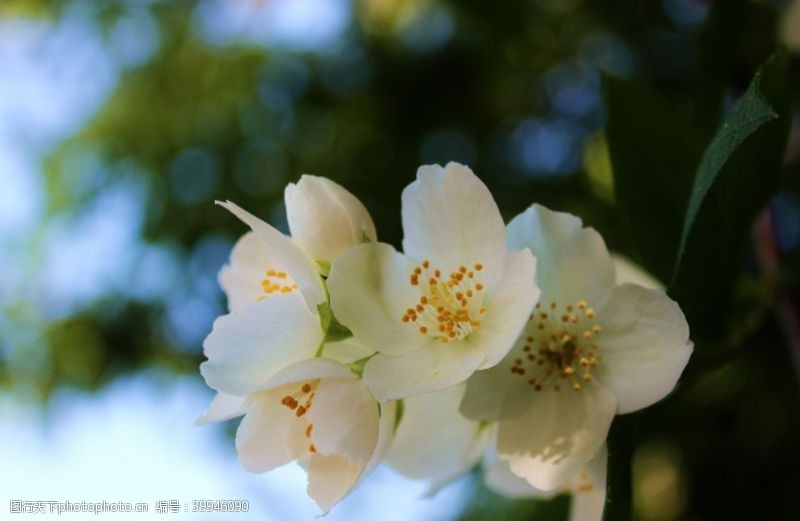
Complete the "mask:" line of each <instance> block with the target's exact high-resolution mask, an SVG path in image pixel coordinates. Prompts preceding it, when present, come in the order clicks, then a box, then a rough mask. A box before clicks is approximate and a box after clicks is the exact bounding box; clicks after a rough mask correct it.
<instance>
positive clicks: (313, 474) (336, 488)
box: [306, 454, 363, 514]
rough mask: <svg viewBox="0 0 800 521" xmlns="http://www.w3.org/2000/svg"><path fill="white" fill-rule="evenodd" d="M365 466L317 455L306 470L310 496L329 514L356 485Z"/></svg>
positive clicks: (324, 512) (333, 456) (336, 457)
mask: <svg viewBox="0 0 800 521" xmlns="http://www.w3.org/2000/svg"><path fill="white" fill-rule="evenodd" d="M362 469H363V465H359V464H354V463H352V462H350V460H348V459H347V458H345V457H344V456H338V455H323V454H315V455H313V456H312V457H311V459H310V462H309V464H308V468H307V469H306V470H307V472H308V489H307V491H308V495H309V496H311V498H312V499H313V500H314V501H315V502H316V503H317V505H318V506H319V508H320V509H322V513H323V514H327V513H328V511H330V509H331V508H333V507H334V505H336V503H338V502H339V501H340V500H341V499H342V498H343V497H344V496H345V495H346V494H347V493H348V492H350V490H351V489H352V488H353V486H354V485H355V483H356V481H357V480H358V477H359V476H360V475H361V471H362Z"/></svg>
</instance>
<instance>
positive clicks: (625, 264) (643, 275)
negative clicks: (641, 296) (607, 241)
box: [611, 253, 664, 289]
mask: <svg viewBox="0 0 800 521" xmlns="http://www.w3.org/2000/svg"><path fill="white" fill-rule="evenodd" d="M611 261H612V262H613V263H614V271H616V273H617V285H618V286H621V285H622V284H636V285H637V286H642V287H643V288H649V289H664V285H663V284H661V282H659V281H658V279H656V278H655V277H654V276H652V275H650V274H649V273H647V272H646V271H644V269H642V268H640V267H639V266H637V265H636V264H634V263H633V261H631V260H630V259H628V258H627V257H625V256H624V255H620V254H619V253H611Z"/></svg>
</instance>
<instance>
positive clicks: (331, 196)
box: [284, 175, 377, 273]
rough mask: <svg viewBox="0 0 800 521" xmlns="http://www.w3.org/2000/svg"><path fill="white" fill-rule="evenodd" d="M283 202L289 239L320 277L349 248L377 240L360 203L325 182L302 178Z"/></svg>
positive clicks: (370, 221)
mask: <svg viewBox="0 0 800 521" xmlns="http://www.w3.org/2000/svg"><path fill="white" fill-rule="evenodd" d="M284 200H285V202H286V217H287V219H288V221H289V231H290V232H291V234H292V239H294V241H295V243H296V244H297V245H298V246H300V248H301V249H302V250H303V251H305V252H306V254H307V255H308V256H309V257H310V258H311V259H313V260H315V261H316V262H318V263H319V264H320V265H321V266H322V268H323V272H324V273H327V269H328V268H329V267H330V264H331V262H332V261H333V259H335V258H336V257H338V256H339V255H340V254H342V253H344V252H345V251H346V250H348V249H349V248H351V247H353V246H354V245H356V244H360V243H362V242H365V241H376V240H377V234H376V232H375V225H374V224H373V222H372V218H371V217H370V216H369V213H368V212H367V209H366V208H364V205H363V204H361V201H359V200H358V199H357V198H356V197H355V196H354V195H353V194H351V193H350V192H348V191H347V190H345V189H344V188H342V187H341V186H339V185H338V184H336V183H334V182H333V181H330V180H329V179H326V178H324V177H316V176H309V175H304V176H302V177H301V178H300V181H299V182H298V183H297V184H296V185H295V184H290V185H289V186H287V187H286V191H285V193H284Z"/></svg>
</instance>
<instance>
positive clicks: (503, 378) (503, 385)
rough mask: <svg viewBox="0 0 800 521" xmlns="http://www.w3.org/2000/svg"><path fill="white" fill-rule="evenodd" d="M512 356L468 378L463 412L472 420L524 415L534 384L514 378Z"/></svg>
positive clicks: (462, 406)
mask: <svg viewBox="0 0 800 521" xmlns="http://www.w3.org/2000/svg"><path fill="white" fill-rule="evenodd" d="M513 358H514V357H508V358H507V359H505V360H503V361H502V362H501V363H500V364H499V365H497V366H495V367H492V368H490V369H486V370H483V371H478V372H476V373H475V374H473V375H472V376H471V377H470V378H469V380H467V391H466V393H465V394H464V400H463V401H462V402H461V409H460V410H461V414H463V415H464V416H465V417H467V418H470V419H472V420H476V421H477V420H481V421H492V420H500V419H503V418H514V417H516V416H519V415H521V414H522V413H523V412H524V411H525V409H526V408H527V407H528V403H529V402H530V400H531V395H530V393H531V386H530V384H528V382H527V380H526V379H524V378H513V377H511V376H510V375H509V370H510V369H511V366H512V365H513Z"/></svg>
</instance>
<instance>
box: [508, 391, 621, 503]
mask: <svg viewBox="0 0 800 521" xmlns="http://www.w3.org/2000/svg"><path fill="white" fill-rule="evenodd" d="M616 407H617V404H616V400H615V399H614V395H613V394H612V393H611V392H610V391H609V390H607V389H606V388H605V387H603V386H602V385H599V384H594V383H593V384H589V385H584V386H583V388H582V389H581V391H580V392H573V391H562V392H555V391H552V390H546V391H544V392H542V393H539V394H536V395H533V396H531V401H530V405H529V407H528V408H527V409H526V411H525V413H524V414H522V415H521V416H519V417H517V418H513V419H507V420H501V421H500V424H499V430H498V435H497V451H498V452H499V453H500V457H501V458H503V459H504V460H506V461H508V462H509V465H510V467H511V471H512V472H513V473H514V474H516V475H518V476H520V477H523V478H525V479H526V480H527V481H528V483H530V484H531V485H533V486H534V487H536V488H538V489H540V490H553V489H556V488H558V487H560V486H562V485H563V484H564V483H565V482H566V481H567V480H568V479H570V477H571V476H572V475H573V474H574V473H575V472H577V471H578V470H579V469H580V468H581V467H583V466H584V465H585V464H586V463H587V462H588V461H589V460H590V459H592V458H593V457H594V455H595V454H597V451H598V450H599V449H600V447H601V445H602V444H603V442H604V441H605V439H606V436H607V435H608V429H609V427H610V426H611V420H612V419H613V418H614V414H615V412H616Z"/></svg>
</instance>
